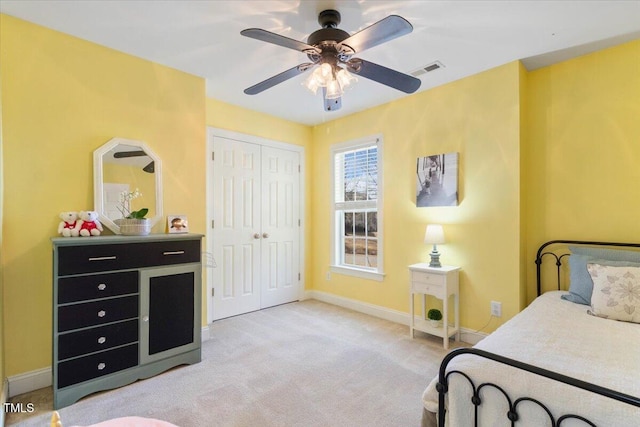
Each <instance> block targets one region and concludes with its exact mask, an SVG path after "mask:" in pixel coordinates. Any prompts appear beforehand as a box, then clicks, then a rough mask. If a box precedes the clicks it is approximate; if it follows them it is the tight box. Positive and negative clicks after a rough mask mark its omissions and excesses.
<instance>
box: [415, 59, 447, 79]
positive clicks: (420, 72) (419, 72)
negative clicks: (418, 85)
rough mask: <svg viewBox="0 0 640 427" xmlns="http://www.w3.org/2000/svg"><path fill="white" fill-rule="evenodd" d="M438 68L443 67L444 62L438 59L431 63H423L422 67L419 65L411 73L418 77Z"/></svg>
mask: <svg viewBox="0 0 640 427" xmlns="http://www.w3.org/2000/svg"><path fill="white" fill-rule="evenodd" d="M440 68H444V64H443V63H442V62H440V61H435V62H432V63H431V64H428V65H425V66H424V67H420V68H418V69H417V70H415V71H414V72H412V73H411V75H412V76H413V77H418V76H421V75H423V74H427V73H431V72H433V71H435V70H439V69H440Z"/></svg>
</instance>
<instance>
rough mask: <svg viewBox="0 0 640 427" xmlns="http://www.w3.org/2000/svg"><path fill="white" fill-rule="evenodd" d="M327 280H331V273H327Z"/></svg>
mask: <svg viewBox="0 0 640 427" xmlns="http://www.w3.org/2000/svg"><path fill="white" fill-rule="evenodd" d="M327 280H331V272H330V271H327Z"/></svg>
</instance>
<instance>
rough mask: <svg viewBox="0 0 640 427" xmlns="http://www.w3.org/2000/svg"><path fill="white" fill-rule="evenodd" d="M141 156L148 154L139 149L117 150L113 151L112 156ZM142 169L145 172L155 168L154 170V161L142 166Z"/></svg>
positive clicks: (150, 171)
mask: <svg viewBox="0 0 640 427" xmlns="http://www.w3.org/2000/svg"><path fill="white" fill-rule="evenodd" d="M141 156H149V155H148V154H147V153H145V152H144V151H142V150H139V151H119V152H116V153H113V157H114V158H115V159H125V158H127V157H141ZM142 170H143V171H145V172H147V173H154V172H155V170H156V164H155V162H154V161H153V160H152V161H151V163H149V164H148V165H146V166H145V167H143V168H142Z"/></svg>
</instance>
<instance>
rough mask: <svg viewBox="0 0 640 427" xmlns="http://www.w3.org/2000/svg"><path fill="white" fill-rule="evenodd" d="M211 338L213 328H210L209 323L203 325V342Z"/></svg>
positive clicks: (201, 336) (201, 339)
mask: <svg viewBox="0 0 640 427" xmlns="http://www.w3.org/2000/svg"><path fill="white" fill-rule="evenodd" d="M210 338H211V329H210V328H209V325H207V326H203V327H202V332H201V333H200V341H202V342H205V341H209V339H210Z"/></svg>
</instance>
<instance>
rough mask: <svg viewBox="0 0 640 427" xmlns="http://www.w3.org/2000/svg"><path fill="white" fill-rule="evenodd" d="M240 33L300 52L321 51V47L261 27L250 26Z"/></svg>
mask: <svg viewBox="0 0 640 427" xmlns="http://www.w3.org/2000/svg"><path fill="white" fill-rule="evenodd" d="M240 34H242V35H243V36H245V37H250V38H252V39H256V40H261V41H263V42H267V43H272V44H275V45H278V46H282V47H288V48H289V49H293V50H297V51H298V52H305V53H306V52H309V51H312V52H315V53H320V49H316V48H315V47H313V46H311V45H309V44H306V43H303V42H301V41H298V40H294V39H290V38H289V37H285V36H281V35H280V34H276V33H272V32H270V31H267V30H261V29H260V28H248V29H246V30H242V31H240Z"/></svg>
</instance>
